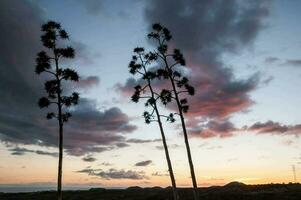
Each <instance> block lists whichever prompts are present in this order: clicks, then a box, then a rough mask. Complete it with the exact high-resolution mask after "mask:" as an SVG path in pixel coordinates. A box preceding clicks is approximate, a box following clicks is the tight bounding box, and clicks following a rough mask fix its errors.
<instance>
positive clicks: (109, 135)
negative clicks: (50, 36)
mask: <svg viewBox="0 0 301 200" xmlns="http://www.w3.org/2000/svg"><path fill="white" fill-rule="evenodd" d="M34 2H35V1H17V0H9V1H8V0H3V1H0V18H1V20H0V28H1V30H2V31H1V32H0V43H1V46H0V53H1V57H0V98H1V101H0V140H1V141H4V142H6V143H12V144H28V145H31V144H34V145H40V146H46V147H49V146H51V147H56V146H57V143H58V142H57V141H58V134H57V133H58V130H57V122H56V121H54V120H51V121H48V120H46V119H45V114H46V112H47V111H46V110H45V109H43V110H41V109H39V108H38V106H37V101H38V99H39V98H40V97H41V96H43V77H39V76H37V75H36V74H35V73H34V66H35V57H36V53H37V52H38V51H40V50H41V49H42V46H41V42H40V34H41V32H40V26H41V24H43V23H44V22H45V20H44V18H43V17H42V16H43V15H44V14H43V11H42V9H41V8H40V7H38V6H37V4H35V3H34ZM16 10H17V11H18V12H16ZM67 31H68V30H67ZM76 42H77V41H72V43H74V44H78V42H77V43H76ZM75 46H76V45H75ZM84 49H85V48H84ZM76 52H77V54H76V55H77V58H79V59H81V57H82V53H83V52H84V50H83V49H81V50H79V51H78V50H77V49H76ZM96 82H97V78H96V77H93V76H92V77H87V79H83V82H80V84H82V85H89V84H93V83H96ZM71 112H72V114H73V117H72V118H71V119H70V121H69V122H68V123H67V124H66V126H65V132H64V139H65V140H64V144H65V145H64V147H65V150H66V152H67V153H69V154H71V155H75V156H82V155H85V154H87V153H90V152H103V151H109V150H112V149H114V148H117V147H116V146H114V144H115V143H120V142H124V141H125V140H126V139H125V136H124V134H126V133H131V132H133V131H134V130H135V129H136V126H133V125H131V124H130V123H129V121H130V119H129V118H128V116H127V115H126V114H125V113H123V112H122V111H121V110H120V109H119V108H117V107H112V108H108V109H106V110H103V111H100V110H98V109H97V104H96V102H95V101H93V100H91V99H86V98H81V99H80V103H79V105H77V106H76V107H74V109H73V110H72V111H71ZM40 153H41V154H42V152H40ZM17 154H18V153H17Z"/></svg>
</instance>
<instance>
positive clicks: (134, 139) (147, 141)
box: [126, 138, 162, 144]
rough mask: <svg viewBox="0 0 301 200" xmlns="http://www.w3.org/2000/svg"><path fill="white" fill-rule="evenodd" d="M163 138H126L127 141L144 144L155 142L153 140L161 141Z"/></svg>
mask: <svg viewBox="0 0 301 200" xmlns="http://www.w3.org/2000/svg"><path fill="white" fill-rule="evenodd" d="M161 141H162V140H161V139H153V140H143V139H136V138H130V139H128V140H126V142H127V143H134V144H144V143H153V142H161Z"/></svg>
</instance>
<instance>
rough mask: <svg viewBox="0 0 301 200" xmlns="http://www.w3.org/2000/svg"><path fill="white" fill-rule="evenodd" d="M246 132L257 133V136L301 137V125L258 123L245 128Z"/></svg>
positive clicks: (271, 122) (270, 122)
mask: <svg viewBox="0 0 301 200" xmlns="http://www.w3.org/2000/svg"><path fill="white" fill-rule="evenodd" d="M245 130H248V131H252V132H256V133H257V134H273V135H296V136H297V135H301V124H297V125H284V124H280V123H279V122H273V121H267V122H264V123H262V122H256V123H255V124H253V125H251V126H249V127H245Z"/></svg>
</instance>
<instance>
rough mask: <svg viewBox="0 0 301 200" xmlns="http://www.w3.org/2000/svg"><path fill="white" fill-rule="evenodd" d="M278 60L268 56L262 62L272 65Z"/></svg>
mask: <svg viewBox="0 0 301 200" xmlns="http://www.w3.org/2000/svg"><path fill="white" fill-rule="evenodd" d="M279 60H280V59H279V58H277V57H272V56H270V57H266V58H265V60H264V62H265V63H267V64H272V63H275V62H277V61H279Z"/></svg>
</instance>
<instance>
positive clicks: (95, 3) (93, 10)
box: [77, 0, 105, 15]
mask: <svg viewBox="0 0 301 200" xmlns="http://www.w3.org/2000/svg"><path fill="white" fill-rule="evenodd" d="M77 2H79V3H80V4H81V5H82V6H84V8H85V9H86V11H87V13H89V14H92V15H98V14H100V13H101V12H102V11H105V9H104V7H103V2H101V1H99V0H89V1H86V0H77Z"/></svg>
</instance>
